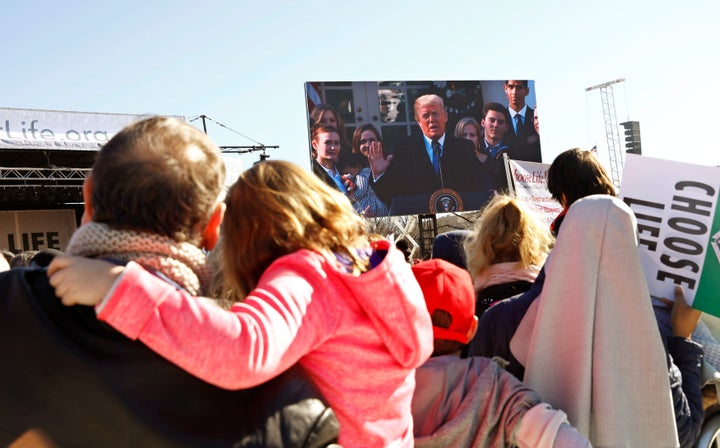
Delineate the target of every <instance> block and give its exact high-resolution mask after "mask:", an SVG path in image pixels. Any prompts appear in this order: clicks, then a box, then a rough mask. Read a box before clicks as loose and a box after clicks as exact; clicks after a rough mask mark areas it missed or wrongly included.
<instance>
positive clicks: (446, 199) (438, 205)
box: [429, 188, 463, 213]
mask: <svg viewBox="0 0 720 448" xmlns="http://www.w3.org/2000/svg"><path fill="white" fill-rule="evenodd" d="M429 208H430V213H452V212H461V211H463V202H462V198H461V197H460V193H458V192H457V191H455V190H452V189H450V188H441V189H439V190H437V191H436V192H435V193H433V194H432V195H431V196H430V205H429Z"/></svg>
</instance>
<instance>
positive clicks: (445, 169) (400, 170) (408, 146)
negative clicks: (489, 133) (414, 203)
mask: <svg viewBox="0 0 720 448" xmlns="http://www.w3.org/2000/svg"><path fill="white" fill-rule="evenodd" d="M391 152H392V155H393V159H392V162H390V166H389V167H388V169H387V171H386V172H385V174H383V175H382V176H381V177H380V178H379V179H378V180H377V182H373V183H372V188H373V189H374V190H375V193H376V194H377V196H378V197H379V198H380V199H381V200H382V201H383V202H385V203H386V204H387V205H388V206H391V204H392V200H393V198H395V197H403V196H405V197H407V196H428V197H429V196H430V195H432V194H433V193H434V192H435V191H436V190H439V189H440V188H450V189H453V190H455V191H456V192H458V193H463V192H469V191H479V187H478V184H479V180H478V177H479V176H480V174H479V173H478V171H477V164H476V162H475V160H476V159H475V154H474V152H473V146H472V143H471V142H470V141H469V140H465V139H461V138H456V137H452V136H450V135H447V134H445V143H444V148H443V155H442V158H441V159H440V170H441V173H442V175H436V174H435V171H434V169H433V165H432V162H431V161H430V158H429V157H428V154H427V152H426V149H425V141H424V139H423V136H422V134H421V135H419V136H412V137H407V138H404V139H402V140H400V141H399V142H397V143H396V144H395V145H394V146H393V148H392V151H391ZM420 212H422V211H420Z"/></svg>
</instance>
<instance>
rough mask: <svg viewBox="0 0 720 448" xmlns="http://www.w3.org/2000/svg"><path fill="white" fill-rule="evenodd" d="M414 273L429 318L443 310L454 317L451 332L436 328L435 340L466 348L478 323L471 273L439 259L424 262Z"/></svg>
mask: <svg viewBox="0 0 720 448" xmlns="http://www.w3.org/2000/svg"><path fill="white" fill-rule="evenodd" d="M412 270H413V273H414V274H415V278H416V279H417V281H418V283H419V284H420V288H421V289H422V292H423V295H424V296H425V305H426V306H427V309H428V312H429V313H430V315H432V313H433V312H434V311H435V310H438V309H440V310H444V311H447V312H448V313H450V316H452V323H451V324H450V328H440V327H436V326H434V325H433V335H434V336H435V339H447V340H451V341H457V342H460V343H461V344H467V343H468V342H469V341H468V334H469V332H470V331H471V329H472V327H473V322H474V320H475V319H474V317H475V290H474V289H473V284H472V279H471V278H470V273H469V272H468V271H466V270H465V269H463V268H461V267H458V266H456V265H454V264H452V263H450V262H448V261H445V260H442V259H440V258H434V259H432V260H427V261H421V262H420V263H417V264H415V265H413V266H412Z"/></svg>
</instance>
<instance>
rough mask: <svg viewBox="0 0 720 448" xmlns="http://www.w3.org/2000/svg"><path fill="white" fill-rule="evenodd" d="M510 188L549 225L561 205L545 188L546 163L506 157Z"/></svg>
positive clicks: (547, 166)
mask: <svg viewBox="0 0 720 448" xmlns="http://www.w3.org/2000/svg"><path fill="white" fill-rule="evenodd" d="M508 164H509V168H510V177H511V180H512V190H513V193H514V194H515V197H517V198H519V199H522V200H523V201H525V202H526V203H528V204H529V205H530V206H531V208H532V209H533V210H535V212H536V213H537V215H538V218H540V220H541V221H542V222H544V223H545V224H547V225H548V227H549V226H550V223H552V222H553V221H554V220H555V218H556V217H557V215H559V214H560V212H562V206H561V205H560V203H559V202H557V201H556V200H555V199H553V198H552V195H551V194H550V192H549V191H548V189H547V171H548V168H550V165H549V164H547V163H537V162H523V161H521V160H512V159H508Z"/></svg>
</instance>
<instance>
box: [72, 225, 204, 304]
mask: <svg viewBox="0 0 720 448" xmlns="http://www.w3.org/2000/svg"><path fill="white" fill-rule="evenodd" d="M66 252H67V253H68V254H70V255H78V256H83V257H89V258H106V259H112V260H117V261H122V262H128V261H134V262H136V263H138V264H140V265H141V266H143V267H145V268H148V269H151V270H155V271H158V272H161V273H163V274H164V275H166V276H167V277H168V278H170V279H171V280H173V281H174V282H176V283H178V284H179V285H180V286H182V287H183V288H185V289H186V290H187V291H188V292H189V293H190V294H193V295H198V294H202V293H205V292H206V291H207V290H208V285H209V284H210V271H209V268H208V267H207V266H206V261H207V257H206V256H205V254H204V253H203V251H202V250H200V248H198V247H197V246H194V245H193V244H190V243H178V242H177V241H175V240H173V239H171V238H168V237H165V236H162V235H158V234H154V233H143V232H134V231H132V230H114V229H111V228H110V227H109V226H108V225H106V224H100V223H96V222H90V223H87V224H85V225H83V226H81V227H80V228H78V229H77V230H76V231H75V233H74V234H73V236H72V238H71V239H70V242H69V243H68V247H67V250H66Z"/></svg>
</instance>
